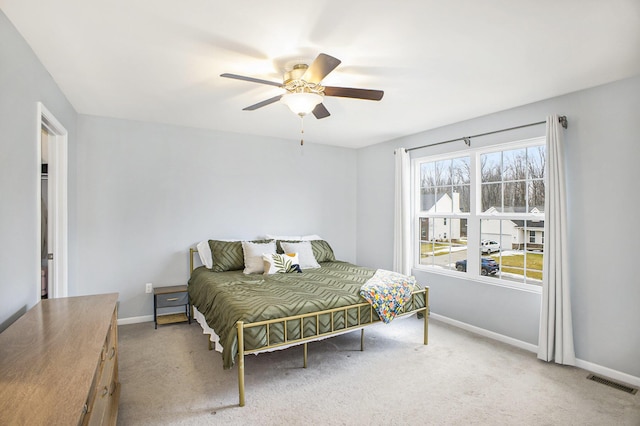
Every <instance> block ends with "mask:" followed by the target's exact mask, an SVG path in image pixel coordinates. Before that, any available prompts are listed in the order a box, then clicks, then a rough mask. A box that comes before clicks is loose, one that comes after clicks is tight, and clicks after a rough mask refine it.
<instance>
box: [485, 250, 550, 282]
mask: <svg viewBox="0 0 640 426" xmlns="http://www.w3.org/2000/svg"><path fill="white" fill-rule="evenodd" d="M491 257H492V258H493V259H494V260H495V261H496V262H498V263H499V264H500V270H501V271H503V272H509V273H512V274H517V275H524V258H525V256H524V254H515V255H512V256H504V257H502V258H500V255H499V254H494V255H492V256H491ZM542 259H543V256H542V254H541V253H527V278H533V279H536V280H541V279H542Z"/></svg>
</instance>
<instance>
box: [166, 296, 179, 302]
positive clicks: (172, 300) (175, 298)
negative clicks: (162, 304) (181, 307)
mask: <svg viewBox="0 0 640 426" xmlns="http://www.w3.org/2000/svg"><path fill="white" fill-rule="evenodd" d="M178 299H179V298H178V297H172V298H170V299H167V302H175V301H176V300H178Z"/></svg>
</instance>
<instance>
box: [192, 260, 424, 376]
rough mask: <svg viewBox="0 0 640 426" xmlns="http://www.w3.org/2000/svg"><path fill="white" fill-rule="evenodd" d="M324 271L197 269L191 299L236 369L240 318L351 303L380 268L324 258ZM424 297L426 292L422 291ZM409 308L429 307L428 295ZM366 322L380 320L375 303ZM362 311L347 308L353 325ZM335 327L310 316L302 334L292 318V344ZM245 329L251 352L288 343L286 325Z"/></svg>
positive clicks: (341, 323) (227, 364)
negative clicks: (267, 272) (270, 272)
mask: <svg viewBox="0 0 640 426" xmlns="http://www.w3.org/2000/svg"><path fill="white" fill-rule="evenodd" d="M321 265H322V267H321V268H320V269H308V270H306V271H304V272H302V273H289V274H274V275H264V276H263V275H261V274H254V275H245V274H243V273H242V271H228V272H211V271H210V270H209V269H206V268H204V267H199V268H196V269H195V270H194V271H193V274H192V276H191V279H190V280H189V287H188V288H189V297H190V298H191V303H192V304H193V305H194V306H195V307H196V308H197V309H198V311H200V312H201V313H202V314H203V315H204V316H205V318H206V320H207V323H208V324H209V326H210V327H211V328H212V329H214V330H215V332H216V333H217V334H218V336H220V343H221V344H222V346H223V352H222V359H223V365H224V368H231V367H232V366H233V364H234V361H235V358H236V355H237V351H238V344H237V343H238V342H237V329H236V322H237V321H240V320H241V321H244V322H245V323H251V322H257V321H263V320H270V319H275V318H283V317H287V316H292V315H299V314H306V313H311V312H317V311H322V310H326V309H332V308H338V307H345V306H349V305H353V304H357V303H362V302H364V301H365V300H364V299H363V298H362V297H361V296H360V295H359V291H360V287H362V285H363V284H364V283H365V282H366V281H367V280H368V279H369V278H371V277H372V276H373V274H374V273H375V271H374V270H372V269H368V268H363V267H360V266H356V265H352V264H350V263H346V262H324V263H322V264H321ZM421 296H422V295H421ZM420 302H422V305H421V306H420ZM416 305H417V306H415V307H413V306H412V305H411V302H410V303H409V304H408V306H406V310H407V311H410V310H413V309H416V308H420V307H422V306H424V298H423V297H421V298H420V299H419V300H418V299H416ZM360 310H361V312H360V322H361V323H366V322H370V321H371V320H373V321H379V318H378V316H377V315H376V314H375V312H374V313H373V315H371V310H370V308H369V307H366V308H365V307H363V308H361V309H360ZM357 311H358V309H357V308H352V309H350V310H348V311H347V315H346V317H347V318H346V322H347V325H348V326H354V325H357V323H358V312H357ZM333 322H334V329H337V330H339V329H341V328H344V327H345V315H344V311H338V312H336V313H335V314H334V315H333ZM316 327H319V328H320V330H319V332H320V333H326V332H328V331H330V327H331V315H329V314H326V315H323V316H321V317H320V318H319V321H318V325H317V326H316V319H315V317H313V318H307V319H305V321H304V323H303V326H302V328H303V336H301V335H300V321H299V320H297V321H289V322H287V333H286V342H290V341H292V340H296V339H299V338H301V337H309V336H312V335H315V334H316V331H317V330H316ZM268 334H269V335H268V336H267V328H266V327H264V326H261V327H253V328H248V329H245V331H244V337H245V338H244V341H245V350H251V349H259V348H262V347H264V346H266V345H267V341H268V344H270V345H274V344H278V343H283V342H285V333H284V326H283V324H281V323H278V324H272V325H271V326H270V327H269V330H268Z"/></svg>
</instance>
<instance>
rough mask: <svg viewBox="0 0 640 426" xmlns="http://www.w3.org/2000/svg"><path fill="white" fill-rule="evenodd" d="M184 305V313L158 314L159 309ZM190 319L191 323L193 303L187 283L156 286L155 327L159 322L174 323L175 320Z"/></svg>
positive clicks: (154, 295) (154, 294) (154, 296)
mask: <svg viewBox="0 0 640 426" xmlns="http://www.w3.org/2000/svg"><path fill="white" fill-rule="evenodd" d="M174 306H184V313H182V312H178V313H173V314H166V315H158V309H160V308H171V307H174ZM184 321H189V324H191V303H190V302H189V293H188V292H187V286H186V285H174V286H169V287H156V288H154V289H153V322H154V323H155V328H158V324H160V325H162V324H172V323H175V322H184Z"/></svg>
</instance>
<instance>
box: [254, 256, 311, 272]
mask: <svg viewBox="0 0 640 426" xmlns="http://www.w3.org/2000/svg"><path fill="white" fill-rule="evenodd" d="M262 260H263V262H264V274H265V275H271V274H288V273H290V272H302V269H300V262H299V261H298V253H285V254H263V255H262Z"/></svg>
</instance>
